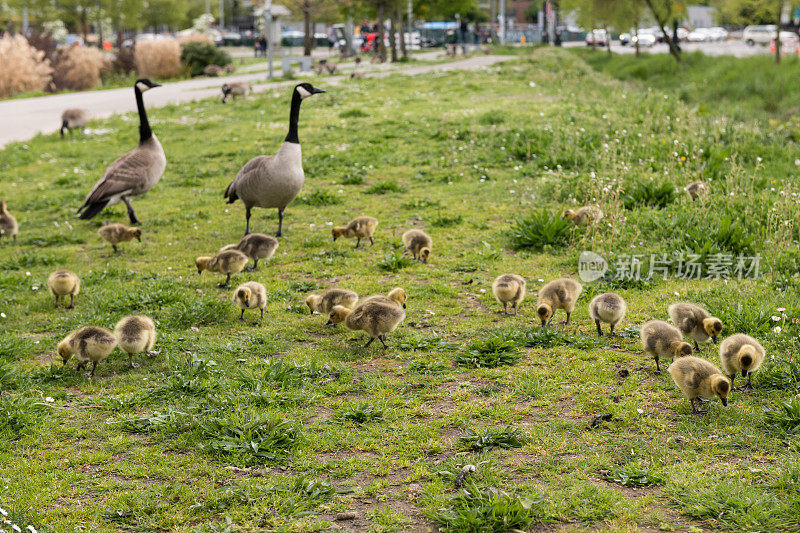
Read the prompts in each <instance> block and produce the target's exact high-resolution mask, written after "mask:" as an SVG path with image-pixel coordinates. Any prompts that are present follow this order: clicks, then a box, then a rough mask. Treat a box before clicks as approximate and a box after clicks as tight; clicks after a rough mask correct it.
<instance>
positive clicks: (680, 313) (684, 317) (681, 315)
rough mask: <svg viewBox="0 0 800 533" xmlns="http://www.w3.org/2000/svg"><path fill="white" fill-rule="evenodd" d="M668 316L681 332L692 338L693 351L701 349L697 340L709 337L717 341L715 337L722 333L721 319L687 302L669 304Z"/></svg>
mask: <svg viewBox="0 0 800 533" xmlns="http://www.w3.org/2000/svg"><path fill="white" fill-rule="evenodd" d="M668 313H669V317H670V319H672V322H673V323H674V324H675V326H676V327H677V328H678V329H679V330H681V333H683V334H684V335H686V336H688V337H691V338H692V339H693V340H694V349H695V351H698V352H699V351H701V350H700V346H698V344H697V343H698V342H705V341H707V340H708V339H711V340H712V341H713V342H714V344H716V343H717V337H719V334H720V333H722V321H721V320H720V319H719V318H717V317H714V316H711V314H710V313H709V312H708V311H706V310H705V309H703V308H702V307H700V306H699V305H695V304H691V303H688V302H681V303H677V304H672V305H670V306H669V310H668Z"/></svg>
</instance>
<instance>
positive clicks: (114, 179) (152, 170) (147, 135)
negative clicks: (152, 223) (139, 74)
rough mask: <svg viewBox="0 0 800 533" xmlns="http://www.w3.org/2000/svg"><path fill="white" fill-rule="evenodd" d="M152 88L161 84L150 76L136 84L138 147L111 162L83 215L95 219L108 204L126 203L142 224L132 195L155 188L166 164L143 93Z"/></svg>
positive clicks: (135, 221) (130, 214)
mask: <svg viewBox="0 0 800 533" xmlns="http://www.w3.org/2000/svg"><path fill="white" fill-rule="evenodd" d="M153 87H160V85H159V84H157V83H153V82H152V81H150V80H148V79H140V80H138V81H137V82H136V83H135V84H134V85H133V91H134V93H135V94H136V107H137V108H138V109H139V146H137V147H136V148H134V149H133V150H131V151H130V152H128V153H127V154H125V155H123V156H122V157H120V158H119V159H117V160H116V161H114V162H113V163H111V165H109V167H108V168H107V169H106V173H105V174H104V175H103V177H102V178H100V181H98V182H97V183H95V185H94V187H92V190H91V191H89V194H88V195H87V196H86V200H85V201H84V202H83V205H82V206H81V208H80V209H78V213H79V214H80V218H82V219H84V220H88V219H90V218H94V217H95V216H96V215H97V214H98V213H100V212H101V211H102V210H103V209H105V208H106V207H109V206H112V205H116V204H118V203H120V202H125V206H126V207H127V208H128V218H129V219H130V221H131V224H141V221H140V220H139V219H138V218H137V216H136V212H135V211H134V210H133V206H132V205H131V202H130V199H129V198H130V197H131V196H139V195H141V194H144V193H146V192H147V191H149V190H150V189H152V188H153V187H155V185H156V183H158V180H159V179H161V175H162V174H163V173H164V169H165V168H166V167H167V158H166V156H164V149H163V148H161V143H160V142H158V139H157V138H156V136H155V134H154V133H153V131H152V130H151V129H150V123H149V122H148V121H147V113H146V112H145V110H144V101H143V100H142V93H143V92H145V91H147V90H150V89H152V88H153Z"/></svg>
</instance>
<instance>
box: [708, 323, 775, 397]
mask: <svg viewBox="0 0 800 533" xmlns="http://www.w3.org/2000/svg"><path fill="white" fill-rule="evenodd" d="M764 353H765V352H764V347H763V346H761V343H760V342H758V341H757V340H755V339H754V338H753V337H751V336H749V335H744V334H742V333H737V334H736V335H731V336H730V337H728V338H727V339H725V340H724V341H722V343H721V344H720V345H719V359H720V362H721V363H722V370H724V371H725V373H726V374H728V375H729V376H730V377H731V386H733V383H734V382H735V381H736V374H737V373H738V372H741V373H742V377H745V376H746V377H747V383H746V384H745V385H742V386H741V387H738V388H737V389H736V390H738V391H746V390H752V389H753V384H752V383H751V382H750V380H751V379H752V377H753V372H755V371H756V370H758V369H759V368H760V367H761V363H763V362H764Z"/></svg>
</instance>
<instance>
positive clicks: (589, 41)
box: [586, 30, 608, 46]
mask: <svg viewBox="0 0 800 533" xmlns="http://www.w3.org/2000/svg"><path fill="white" fill-rule="evenodd" d="M607 44H608V34H607V33H606V30H592V31H590V32H588V33H587V34H586V46H606V45H607Z"/></svg>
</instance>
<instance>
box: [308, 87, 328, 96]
mask: <svg viewBox="0 0 800 533" xmlns="http://www.w3.org/2000/svg"><path fill="white" fill-rule="evenodd" d="M324 92H327V91H326V90H325V89H320V88H319V87H312V88H311V94H320V93H324Z"/></svg>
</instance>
